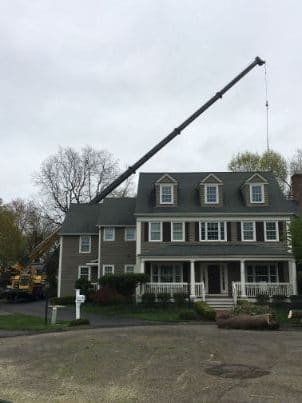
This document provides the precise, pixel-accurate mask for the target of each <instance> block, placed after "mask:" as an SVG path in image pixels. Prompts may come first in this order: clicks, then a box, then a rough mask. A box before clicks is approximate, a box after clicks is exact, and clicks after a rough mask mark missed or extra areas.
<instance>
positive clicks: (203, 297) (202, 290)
mask: <svg viewBox="0 0 302 403" xmlns="http://www.w3.org/2000/svg"><path fill="white" fill-rule="evenodd" d="M201 295H202V300H203V302H206V291H205V287H204V281H202V282H201Z"/></svg>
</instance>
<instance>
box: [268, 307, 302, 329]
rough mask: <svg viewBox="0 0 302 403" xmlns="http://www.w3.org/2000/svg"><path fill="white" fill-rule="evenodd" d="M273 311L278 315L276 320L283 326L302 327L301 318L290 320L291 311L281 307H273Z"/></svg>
mask: <svg viewBox="0 0 302 403" xmlns="http://www.w3.org/2000/svg"><path fill="white" fill-rule="evenodd" d="M273 311H274V313H275V314H276V319H277V321H278V322H279V323H280V324H283V325H295V326H302V321H301V319H299V318H293V319H288V312H289V309H288V308H287V307H286V308H283V307H282V306H281V307H273Z"/></svg>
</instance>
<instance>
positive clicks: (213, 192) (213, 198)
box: [206, 185, 217, 203]
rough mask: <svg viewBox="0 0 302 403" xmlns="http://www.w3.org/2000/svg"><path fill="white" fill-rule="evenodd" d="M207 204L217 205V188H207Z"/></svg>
mask: <svg viewBox="0 0 302 403" xmlns="http://www.w3.org/2000/svg"><path fill="white" fill-rule="evenodd" d="M206 194H207V198H206V200H207V203H217V186H210V185H208V186H206Z"/></svg>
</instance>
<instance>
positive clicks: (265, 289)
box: [232, 282, 293, 298]
mask: <svg viewBox="0 0 302 403" xmlns="http://www.w3.org/2000/svg"><path fill="white" fill-rule="evenodd" d="M232 290H233V298H234V294H235V295H236V296H238V297H241V295H242V293H241V283H240V282H234V283H233V286H232ZM245 294H246V296H247V297H248V298H255V297H256V296H257V295H258V294H265V295H268V296H269V297H272V296H274V295H284V296H286V297H289V296H290V295H292V294H293V286H292V284H290V283H245Z"/></svg>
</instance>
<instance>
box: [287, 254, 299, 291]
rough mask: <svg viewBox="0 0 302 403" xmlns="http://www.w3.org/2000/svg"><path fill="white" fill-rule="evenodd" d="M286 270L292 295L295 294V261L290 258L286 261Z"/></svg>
mask: <svg viewBox="0 0 302 403" xmlns="http://www.w3.org/2000/svg"><path fill="white" fill-rule="evenodd" d="M288 271H289V273H288V274H289V282H290V283H291V285H292V286H293V295H297V294H298V291H297V269H296V261H295V260H294V259H291V260H290V261H289V262H288Z"/></svg>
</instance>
